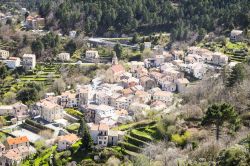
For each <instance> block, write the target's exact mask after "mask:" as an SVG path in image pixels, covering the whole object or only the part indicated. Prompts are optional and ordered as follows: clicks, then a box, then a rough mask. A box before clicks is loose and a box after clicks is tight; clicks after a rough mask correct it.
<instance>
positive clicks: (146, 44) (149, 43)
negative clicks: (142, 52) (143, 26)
mask: <svg viewBox="0 0 250 166" xmlns="http://www.w3.org/2000/svg"><path fill="white" fill-rule="evenodd" d="M151 46H152V44H151V42H144V48H145V49H151Z"/></svg>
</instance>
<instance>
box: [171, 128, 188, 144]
mask: <svg viewBox="0 0 250 166" xmlns="http://www.w3.org/2000/svg"><path fill="white" fill-rule="evenodd" d="M190 136H191V134H190V133H189V132H188V131H186V132H185V133H184V134H183V135H179V134H173V135H172V137H171V141H172V142H174V143H176V144H177V145H179V146H182V147H183V146H185V145H186V143H187V139H188V138H190Z"/></svg>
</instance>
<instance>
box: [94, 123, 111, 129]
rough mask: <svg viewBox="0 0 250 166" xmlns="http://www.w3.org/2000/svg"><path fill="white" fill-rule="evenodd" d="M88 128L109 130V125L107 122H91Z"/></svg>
mask: <svg viewBox="0 0 250 166" xmlns="http://www.w3.org/2000/svg"><path fill="white" fill-rule="evenodd" d="M90 130H93V131H99V130H109V126H108V125H107V124H104V123H101V124H92V125H91V126H90Z"/></svg>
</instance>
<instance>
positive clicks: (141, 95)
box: [134, 90, 151, 104]
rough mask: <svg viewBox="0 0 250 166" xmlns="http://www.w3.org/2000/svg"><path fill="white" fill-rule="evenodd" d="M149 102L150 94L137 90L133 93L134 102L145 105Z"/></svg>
mask: <svg viewBox="0 0 250 166" xmlns="http://www.w3.org/2000/svg"><path fill="white" fill-rule="evenodd" d="M150 100H151V94H149V93H148V92H145V91H142V90H140V91H139V90H138V91H136V92H135V97H134V101H136V102H139V103H144V104H146V103H148V102H149V101H150Z"/></svg>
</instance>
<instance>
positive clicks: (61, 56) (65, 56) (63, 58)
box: [57, 52, 70, 61]
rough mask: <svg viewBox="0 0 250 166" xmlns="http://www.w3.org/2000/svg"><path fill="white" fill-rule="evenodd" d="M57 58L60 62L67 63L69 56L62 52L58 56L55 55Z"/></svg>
mask: <svg viewBox="0 0 250 166" xmlns="http://www.w3.org/2000/svg"><path fill="white" fill-rule="evenodd" d="M57 58H58V59H59V60H60V61H69V60H70V54H69V53H66V52H62V53H60V54H58V55H57Z"/></svg>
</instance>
